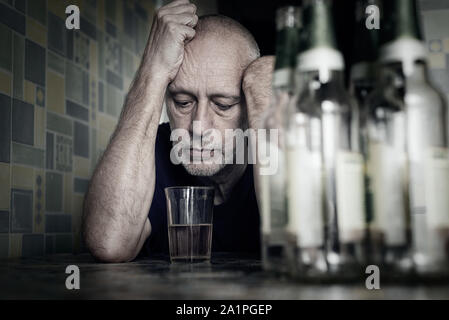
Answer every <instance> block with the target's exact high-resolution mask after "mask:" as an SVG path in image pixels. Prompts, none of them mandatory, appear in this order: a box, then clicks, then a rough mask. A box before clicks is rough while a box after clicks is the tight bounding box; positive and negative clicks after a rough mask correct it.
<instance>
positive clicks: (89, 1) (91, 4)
mask: <svg viewBox="0 0 449 320" xmlns="http://www.w3.org/2000/svg"><path fill="white" fill-rule="evenodd" d="M83 14H84V16H85V17H86V19H87V20H89V21H90V22H92V24H94V25H96V24H97V0H86V1H84V2H83Z"/></svg>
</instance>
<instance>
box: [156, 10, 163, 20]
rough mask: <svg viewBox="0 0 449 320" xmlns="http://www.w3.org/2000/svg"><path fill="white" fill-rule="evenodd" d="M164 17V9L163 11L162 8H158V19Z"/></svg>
mask: <svg viewBox="0 0 449 320" xmlns="http://www.w3.org/2000/svg"><path fill="white" fill-rule="evenodd" d="M163 17H164V11H163V10H162V9H158V10H157V11H156V18H157V19H158V20H162V18H163Z"/></svg>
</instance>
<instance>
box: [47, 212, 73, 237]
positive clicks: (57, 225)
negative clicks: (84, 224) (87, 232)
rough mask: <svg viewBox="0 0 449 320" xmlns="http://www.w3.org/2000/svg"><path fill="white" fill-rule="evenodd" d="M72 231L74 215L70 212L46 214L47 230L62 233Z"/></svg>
mask: <svg viewBox="0 0 449 320" xmlns="http://www.w3.org/2000/svg"><path fill="white" fill-rule="evenodd" d="M71 231H72V216H71V215H69V214H50V213H47V214H46V215H45V232H47V233H56V232H58V233H62V232H71Z"/></svg>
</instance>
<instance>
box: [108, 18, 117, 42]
mask: <svg viewBox="0 0 449 320" xmlns="http://www.w3.org/2000/svg"><path fill="white" fill-rule="evenodd" d="M106 33H107V34H109V35H110V36H111V37H114V38H117V28H116V27H115V26H114V25H113V24H112V23H110V22H109V21H106Z"/></svg>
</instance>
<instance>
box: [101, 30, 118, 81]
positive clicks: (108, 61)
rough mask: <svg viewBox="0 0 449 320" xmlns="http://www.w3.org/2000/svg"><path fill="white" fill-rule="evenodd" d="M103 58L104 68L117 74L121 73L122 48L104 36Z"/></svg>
mask: <svg viewBox="0 0 449 320" xmlns="http://www.w3.org/2000/svg"><path fill="white" fill-rule="evenodd" d="M104 39H105V42H104V46H105V47H104V50H105V51H104V55H105V56H104V58H105V65H106V68H107V69H109V70H111V71H114V72H116V73H118V74H121V73H122V47H121V46H120V44H119V43H118V42H117V41H116V40H115V39H114V38H112V37H110V36H108V35H105V37H104Z"/></svg>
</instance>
